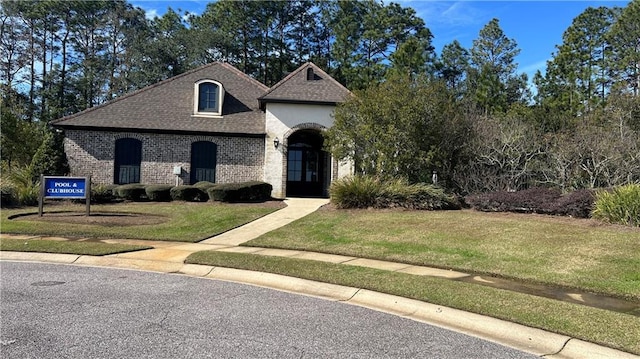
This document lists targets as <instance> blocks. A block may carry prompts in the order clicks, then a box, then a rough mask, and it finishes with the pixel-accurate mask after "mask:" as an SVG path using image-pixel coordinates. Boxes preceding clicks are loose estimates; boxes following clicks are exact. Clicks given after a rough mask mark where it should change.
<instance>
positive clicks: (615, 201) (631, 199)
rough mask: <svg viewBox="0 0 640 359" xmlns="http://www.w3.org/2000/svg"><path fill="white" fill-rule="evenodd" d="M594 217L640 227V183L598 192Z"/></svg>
mask: <svg viewBox="0 0 640 359" xmlns="http://www.w3.org/2000/svg"><path fill="white" fill-rule="evenodd" d="M593 218H597V219H600V220H603V221H606V222H609V223H617V224H624V225H628V226H636V227H640V184H628V185H625V186H621V187H615V188H613V189H612V190H602V191H599V192H598V193H596V203H595V207H594V210H593Z"/></svg>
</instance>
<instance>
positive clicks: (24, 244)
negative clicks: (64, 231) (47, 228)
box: [0, 238, 153, 256]
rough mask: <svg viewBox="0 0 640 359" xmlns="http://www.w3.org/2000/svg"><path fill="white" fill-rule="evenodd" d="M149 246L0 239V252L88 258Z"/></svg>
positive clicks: (147, 247)
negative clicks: (65, 254) (87, 256)
mask: <svg viewBox="0 0 640 359" xmlns="http://www.w3.org/2000/svg"><path fill="white" fill-rule="evenodd" d="M151 248H153V247H149V246H138V245H133V244H120V243H114V244H111V243H99V242H72V241H52V240H42V239H28V240H25V239H15V238H2V239H0V250H2V251H15V252H40V253H67V254H79V255H89V256H105V255H108V254H116V253H125V252H132V251H139V250H143V249H151Z"/></svg>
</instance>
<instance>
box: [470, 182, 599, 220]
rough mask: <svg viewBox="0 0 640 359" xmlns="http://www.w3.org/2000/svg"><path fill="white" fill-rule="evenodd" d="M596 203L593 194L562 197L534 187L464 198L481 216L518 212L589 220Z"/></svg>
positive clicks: (552, 189)
mask: <svg viewBox="0 0 640 359" xmlns="http://www.w3.org/2000/svg"><path fill="white" fill-rule="evenodd" d="M594 200H595V196H594V192H593V191H592V190H586V189H585V190H579V191H575V192H572V193H569V194H566V195H562V193H561V192H560V190H559V189H555V188H543V187H534V188H530V189H526V190H523V191H518V192H506V191H499V192H490V193H483V194H478V195H471V196H467V197H465V201H466V203H467V204H469V205H470V206H471V207H472V208H473V209H475V210H477V211H482V212H516V213H538V214H549V215H561V216H572V217H579V218H589V216H590V215H591V210H592V208H593V203H594Z"/></svg>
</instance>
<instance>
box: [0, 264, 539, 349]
mask: <svg viewBox="0 0 640 359" xmlns="http://www.w3.org/2000/svg"><path fill="white" fill-rule="evenodd" d="M0 275H1V286H0V301H1V303H0V309H1V310H0V324H1V326H0V344H1V345H0V356H1V357H2V358H83V359H86V358H154V359H155V358H474V359H481V358H492V359H496V358H537V357H536V356H534V355H531V354H526V353H523V352H520V351H517V350H514V349H510V348H506V347H503V346H500V345H498V344H494V343H491V342H487V341H484V340H481V339H477V338H473V337H470V336H467V335H463V334H459V333H455V332H452V331H448V330H444V329H440V328H437V327H434V326H431V325H427V324H424V323H420V322H416V321H412V320H409V319H404V318H400V317H397V316H393V315H390V314H386V313H380V312H376V311H373V310H370V309H366V308H361V307H357V306H353V305H348V304H344V303H337V302H332V301H327V300H322V299H317V298H311V297H306V296H301V295H295V294H290V293H284V292H279V291H275V290H270V289H264V288H258V287H253V286H248V285H242V284H236V283H228V282H222V281H214V280H210V279H203V278H192V277H186V276H180V275H170V274H159V273H150V272H138V271H130V270H120V269H109V268H93V267H79V266H70V265H56V264H37V263H19V262H6V261H3V262H0Z"/></svg>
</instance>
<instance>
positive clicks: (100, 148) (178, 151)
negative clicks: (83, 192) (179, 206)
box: [64, 130, 265, 184]
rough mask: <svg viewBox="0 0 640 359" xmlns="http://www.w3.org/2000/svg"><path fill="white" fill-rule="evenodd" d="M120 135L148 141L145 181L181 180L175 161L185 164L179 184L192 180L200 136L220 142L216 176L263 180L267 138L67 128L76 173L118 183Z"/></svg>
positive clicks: (230, 179) (67, 146) (222, 179)
mask: <svg viewBox="0 0 640 359" xmlns="http://www.w3.org/2000/svg"><path fill="white" fill-rule="evenodd" d="M119 138H136V139H138V140H140V141H142V163H141V164H140V182H141V183H144V184H151V183H158V184H161V183H164V184H175V183H176V176H175V175H174V174H173V168H174V166H181V167H182V174H181V175H180V178H179V184H188V183H189V180H190V172H191V164H190V162H191V144H192V143H193V142H196V141H211V142H213V143H215V144H216V145H217V146H218V151H217V161H216V182H218V183H230V182H244V181H254V180H258V181H262V180H263V175H264V149H265V144H264V141H265V140H264V138H250V137H224V136H189V135H170V134H148V133H129V132H101V131H78V130H67V131H66V138H65V142H64V148H65V152H66V153H67V158H68V160H69V166H70V167H71V175H72V176H91V178H92V182H94V183H100V184H111V183H114V178H113V175H114V173H113V160H114V158H113V157H114V152H115V141H116V139H119Z"/></svg>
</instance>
